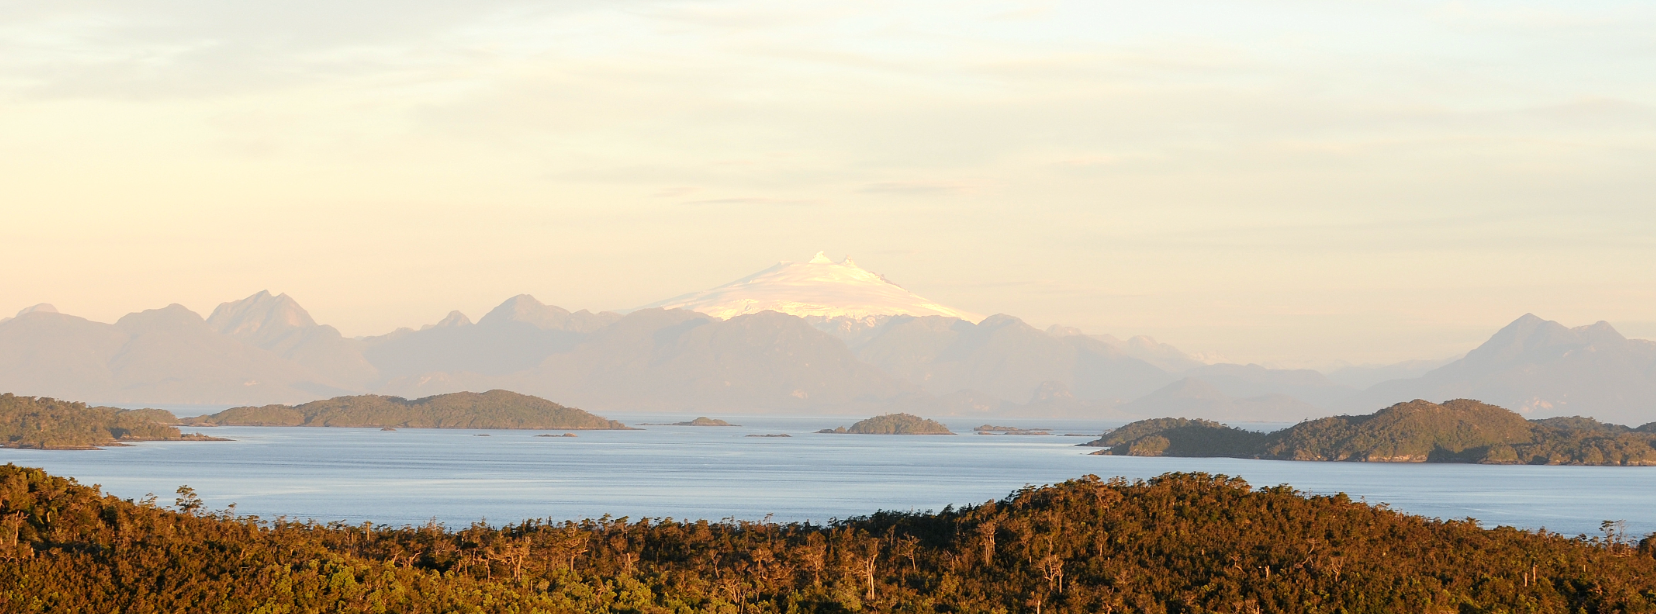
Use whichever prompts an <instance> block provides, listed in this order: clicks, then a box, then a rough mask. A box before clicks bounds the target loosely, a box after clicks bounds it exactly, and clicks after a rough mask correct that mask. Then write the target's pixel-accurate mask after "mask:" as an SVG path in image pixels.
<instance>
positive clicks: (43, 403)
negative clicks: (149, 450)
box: [0, 393, 212, 450]
mask: <svg viewBox="0 0 1656 614" xmlns="http://www.w3.org/2000/svg"><path fill="white" fill-rule="evenodd" d="M177 422H178V419H177V418H175V417H173V415H172V413H171V412H168V411H166V410H161V409H116V408H113V407H87V405H86V404H85V403H75V402H71V401H59V400H57V399H52V398H47V397H23V396H17V395H14V394H10V393H7V394H0V446H3V447H7V448H44V449H51V450H90V449H93V448H96V447H98V446H109V445H120V442H123V441H179V440H186V439H196V440H210V439H212V438H211V437H203V436H201V435H197V434H193V433H192V434H189V435H185V434H183V433H180V432H179V431H178V429H177V428H176V427H174V426H172V425H173V424H175V423H177Z"/></svg>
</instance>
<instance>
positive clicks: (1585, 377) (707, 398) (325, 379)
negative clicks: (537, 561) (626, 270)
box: [0, 292, 1656, 424]
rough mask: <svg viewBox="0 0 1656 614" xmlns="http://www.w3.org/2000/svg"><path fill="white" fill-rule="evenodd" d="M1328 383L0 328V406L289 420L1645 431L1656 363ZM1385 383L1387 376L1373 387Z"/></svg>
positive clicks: (619, 349)
mask: <svg viewBox="0 0 1656 614" xmlns="http://www.w3.org/2000/svg"><path fill="white" fill-rule="evenodd" d="M1422 368H1423V367H1422V366H1420V365H1418V364H1416V365H1407V364H1405V365H1394V366H1390V367H1384V368H1378V369H1374V370H1372V371H1363V372H1343V374H1342V376H1341V379H1342V381H1339V382H1337V381H1335V380H1334V379H1331V378H1330V377H1327V376H1324V375H1323V374H1321V373H1317V372H1315V371H1309V370H1282V369H1269V368H1265V367H1262V366H1259V365H1233V364H1205V363H1203V362H1202V361H1201V360H1200V359H1199V358H1197V357H1195V356H1191V355H1189V354H1185V353H1183V352H1180V351H1179V350H1178V349H1177V348H1173V347H1171V346H1167V345H1165V344H1160V343H1157V342H1155V341H1154V340H1151V339H1148V338H1133V339H1129V340H1128V341H1125V342H1123V341H1120V340H1118V339H1115V338H1113V337H1108V336H1104V335H1086V334H1081V332H1080V331H1079V330H1076V329H1072V328H1065V327H1053V328H1050V329H1048V330H1046V331H1041V330H1037V329H1035V328H1034V327H1031V326H1029V325H1028V324H1026V323H1024V322H1023V321H1022V320H1020V319H1018V318H1016V317H1013V316H1009V315H1005V314H1001V315H995V316H990V317H988V318H984V319H983V320H982V321H980V322H978V323H972V322H970V321H967V320H961V319H957V318H953V317H947V316H938V315H931V316H912V315H890V314H876V315H865V316H857V317H851V316H833V317H828V316H806V317H796V316H792V315H787V314H783V313H777V312H774V311H762V312H758V313H751V314H747V315H741V316H737V317H733V318H730V319H719V318H717V317H713V316H709V315H707V314H702V313H697V312H693V311H686V310H679V309H674V310H664V309H643V310H638V311H635V312H632V313H630V314H627V315H625V316H622V315H619V314H615V313H608V312H606V313H591V312H587V311H578V312H570V311H568V310H565V309H562V308H559V307H555V306H551V305H545V304H542V303H540V302H539V301H537V300H535V299H534V297H531V296H529V295H519V296H515V297H512V298H510V299H508V300H506V301H505V302H503V303H501V304H500V306H498V307H496V308H495V309H493V310H492V311H490V312H489V313H488V314H486V315H484V316H483V317H482V318H480V319H479V320H478V321H477V322H476V323H475V324H474V323H472V321H471V319H470V318H467V317H466V316H465V315H464V314H461V313H459V312H452V313H450V314H449V315H448V316H447V317H445V318H444V319H443V320H442V321H440V322H438V323H436V324H432V325H428V326H425V327H423V328H421V329H420V330H413V329H399V330H397V331H395V332H392V333H390V334H387V335H381V336H377V337H366V338H356V339H349V338H345V337H343V336H341V335H340V334H339V332H338V331H337V330H336V329H334V328H333V327H331V326H327V325H323V324H318V323H317V322H316V321H315V320H314V319H313V318H311V316H310V314H309V313H307V312H306V311H305V310H304V308H303V307H301V306H300V305H299V304H298V302H296V301H294V300H293V299H292V298H291V297H288V296H287V295H283V294H277V295H272V294H271V293H269V292H259V293H257V294H254V295H252V296H249V297H247V298H245V299H242V300H239V301H231V302H227V303H224V304H222V305H219V307H218V308H217V309H215V310H214V311H213V314H212V315H211V316H210V317H209V318H207V319H205V320H204V319H202V318H201V317H200V316H199V315H197V314H195V313H193V312H191V311H189V310H188V309H185V308H184V307H182V306H178V305H170V306H168V307H166V308H163V309H155V310H149V311H144V312H140V313H135V314H129V315H127V316H125V317H123V318H121V319H120V320H119V321H117V322H116V323H114V324H102V323H98V322H91V321H88V320H86V319H84V318H79V317H75V316H72V315H67V314H61V313H57V312H56V310H55V309H53V308H51V306H50V305H44V304H43V305H38V306H35V307H31V308H29V309H25V310H23V312H21V313H19V314H18V315H17V316H16V317H13V318H10V319H6V320H0V390H4V391H9V392H16V393H19V394H30V395H45V396H54V397H60V398H67V399H75V400H86V401H92V402H98V403H155V404H161V403H181V404H182V403H202V404H207V403H226V404H264V403H296V402H305V401H309V400H315V399H320V398H328V397H332V396H339V395H344V394H361V393H379V394H397V395H403V396H410V397H415V396H427V395H431V394H438V393H446V392H458V391H479V390H490V389H497V388H498V389H507V390H513V391H516V392H521V393H525V394H534V395H537V396H541V397H544V398H548V399H553V400H556V401H557V402H560V403H567V404H571V405H574V406H578V407H583V408H586V409H593V410H601V411H618V410H621V411H625V410H650V411H686V412H689V411H696V412H704V413H705V412H712V411H749V412H771V411H774V412H795V413H798V412H818V413H828V412H835V413H878V412H889V411H910V412H914V413H925V414H932V415H942V414H955V415H978V414H984V415H1009V416H1018V415H1022V416H1031V417H1035V416H1054V417H1056V416H1065V417H1093V418H1126V417H1135V416H1139V417H1159V416H1181V417H1191V418H1211V419H1216V420H1267V421H1269V420H1297V419H1300V418H1304V417H1308V416H1319V415H1329V414H1332V413H1335V412H1336V411H1341V410H1356V411H1372V410H1373V408H1376V407H1385V406H1388V405H1390V404H1392V403H1396V402H1402V401H1408V400H1412V399H1415V398H1424V399H1427V400H1431V401H1443V400H1447V399H1451V398H1461V397H1465V398H1476V399H1481V400H1484V401H1488V402H1491V403H1495V404H1498V405H1502V406H1506V407H1511V408H1513V409H1515V410H1518V411H1521V412H1525V413H1527V414H1529V415H1531V416H1532V417H1545V416H1556V415H1571V414H1585V415H1591V416H1594V417H1597V418H1599V419H1602V420H1608V421H1613V422H1621V423H1632V424H1642V423H1645V422H1649V421H1651V419H1652V418H1656V415H1653V414H1656V343H1652V342H1650V341H1642V340H1629V339H1626V338H1624V337H1622V336H1621V335H1620V334H1618V333H1617V332H1616V331H1615V330H1614V329H1613V328H1611V327H1610V326H1609V325H1608V324H1605V323H1602V322H1601V323H1599V324H1595V325H1593V326H1586V327H1581V328H1576V329H1569V328H1565V327H1563V326H1561V325H1559V324H1558V323H1556V322H1548V321H1545V320H1542V319H1540V318H1537V317H1535V316H1532V315H1526V316H1524V317H1523V318H1520V319H1518V320H1517V321H1515V322H1513V323H1512V324H1511V325H1508V326H1507V327H1506V328H1503V329H1501V331H1500V332H1498V333H1496V334H1495V335H1494V336H1493V337H1492V338H1491V339H1490V340H1489V341H1488V342H1486V343H1485V344H1483V345H1482V346H1480V347H1478V348H1477V349H1475V350H1473V351H1471V352H1469V353H1468V354H1467V355H1466V356H1465V357H1464V358H1461V359H1459V360H1457V361H1454V362H1452V363H1450V364H1447V365H1443V366H1441V367H1438V368H1436V369H1432V370H1430V371H1428V372H1426V373H1425V375H1424V376H1422V377H1417V378H1411V379H1394V380H1390V381H1385V382H1382V383H1380V384H1377V385H1374V386H1372V387H1370V388H1368V389H1366V390H1362V391H1360V392H1359V391H1358V390H1357V389H1356V388H1355V387H1353V386H1351V385H1348V383H1347V382H1351V381H1358V382H1361V381H1362V378H1364V377H1368V378H1372V377H1376V376H1378V375H1381V374H1385V373H1416V372H1420V370H1421V369H1422ZM1388 369H1389V370H1388Z"/></svg>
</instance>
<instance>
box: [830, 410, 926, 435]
mask: <svg viewBox="0 0 1656 614" xmlns="http://www.w3.org/2000/svg"><path fill="white" fill-rule="evenodd" d="M817 432H818V433H850V434H853V435H953V434H954V433H953V432H951V431H950V430H949V427H947V426H943V423H941V422H938V421H936V420H928V419H926V418H921V417H920V416H915V415H910V414H886V415H884V416H874V417H873V418H869V419H867V420H861V421H858V422H857V423H856V424H853V425H851V428H845V427H843V426H842V427H839V428H833V429H822V430H820V431H817Z"/></svg>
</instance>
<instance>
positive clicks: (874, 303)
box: [640, 252, 983, 323]
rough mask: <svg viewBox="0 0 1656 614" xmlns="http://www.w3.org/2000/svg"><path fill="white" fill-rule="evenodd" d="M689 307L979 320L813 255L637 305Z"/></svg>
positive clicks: (718, 314) (718, 311) (729, 312)
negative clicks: (710, 286)
mask: <svg viewBox="0 0 1656 614" xmlns="http://www.w3.org/2000/svg"><path fill="white" fill-rule="evenodd" d="M652 307H660V308H663V309H688V310H691V311H697V312H701V313H705V314H707V315H710V316H713V317H715V318H721V319H730V318H733V317H736V316H739V315H743V314H749V313H759V312H761V311H776V312H780V313H785V314H789V315H794V316H800V317H822V318H829V319H833V318H841V317H845V318H852V319H857V320H861V319H865V318H870V317H879V316H895V315H910V316H945V317H950V318H959V319H962V320H967V321H970V322H974V323H975V322H977V321H979V320H982V319H983V316H981V315H978V314H974V313H969V312H965V311H961V310H958V309H953V308H950V307H945V306H943V305H939V304H937V303H934V302H932V301H929V300H926V299H925V298H923V297H921V296H919V295H916V294H915V293H913V292H909V291H908V290H905V289H903V287H902V286H899V285H897V284H894V283H891V281H890V280H888V279H886V278H885V276H884V275H880V274H879V273H874V272H872V271H869V270H867V269H864V268H862V267H860V266H857V263H855V262H852V261H851V258H850V257H847V258H845V259H844V260H841V261H839V262H834V261H833V260H830V259H829V258H828V256H827V255H825V254H823V253H822V252H817V255H816V257H815V258H812V259H811V261H810V262H778V263H777V264H776V266H773V267H770V268H768V269H765V270H763V271H759V272H758V273H754V274H752V275H749V276H747V277H743V278H741V279H738V280H736V281H733V282H730V283H728V284H725V285H722V286H719V287H717V288H713V289H710V290H703V291H701V292H692V293H690V294H685V295H683V296H677V297H673V298H670V299H667V300H665V301H661V302H658V303H653V304H650V305H645V306H644V307H640V309H648V308H652Z"/></svg>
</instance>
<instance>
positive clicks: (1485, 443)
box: [1081, 399, 1656, 466]
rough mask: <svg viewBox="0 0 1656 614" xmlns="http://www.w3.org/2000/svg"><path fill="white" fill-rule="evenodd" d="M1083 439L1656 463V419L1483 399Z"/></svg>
mask: <svg viewBox="0 0 1656 614" xmlns="http://www.w3.org/2000/svg"><path fill="white" fill-rule="evenodd" d="M1081 445H1083V446H1093V447H1101V448H1105V449H1104V450H1100V451H1098V452H1094V454H1103V455H1117V456H1183V457H1231V458H1258V459H1272V460H1301V461H1364V462H1386V463H1421V462H1426V463H1482V464H1497V465H1516V464H1530V465H1626V466H1648V465H1656V422H1653V423H1650V424H1646V425H1644V426H1641V427H1638V428H1631V427H1626V426H1621V425H1617V424H1606V423H1603V422H1599V421H1597V420H1593V419H1591V418H1582V417H1579V416H1578V417H1570V418H1548V419H1544V420H1525V419H1524V417H1523V416H1520V415H1518V414H1517V413H1515V412H1512V411H1509V410H1507V409H1504V408H1501V407H1497V406H1494V405H1490V404H1488V403H1482V402H1479V401H1473V400H1468V399H1456V400H1453V401H1446V402H1444V403H1443V404H1441V405H1440V404H1437V403H1430V402H1427V401H1421V400H1415V401H1410V402H1408V403H1398V404H1396V405H1393V406H1391V407H1387V408H1385V409H1382V410H1380V411H1378V412H1376V413H1373V414H1367V415H1360V416H1333V417H1329V418H1322V419H1318V420H1309V421H1306V422H1301V423H1299V424H1297V425H1294V426H1292V427H1289V428H1286V429H1283V430H1280V431H1275V432H1271V433H1258V432H1254V431H1246V430H1242V429H1238V428H1234V427H1230V426H1226V425H1224V424H1220V423H1218V422H1213V421H1210V420H1188V419H1184V418H1156V419H1152V420H1140V421H1138V422H1134V423H1131V424H1128V425H1126V426H1123V427H1121V428H1118V429H1115V430H1113V431H1110V432H1108V433H1105V434H1104V436H1103V437H1100V438H1099V439H1097V440H1095V441H1090V442H1087V443H1085V444H1081Z"/></svg>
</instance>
